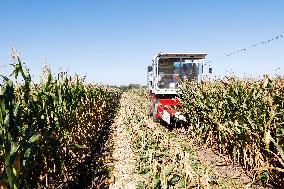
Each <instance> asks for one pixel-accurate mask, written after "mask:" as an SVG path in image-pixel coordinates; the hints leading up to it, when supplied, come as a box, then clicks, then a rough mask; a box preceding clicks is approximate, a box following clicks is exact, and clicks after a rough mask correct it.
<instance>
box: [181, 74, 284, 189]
mask: <svg viewBox="0 0 284 189" xmlns="http://www.w3.org/2000/svg"><path fill="white" fill-rule="evenodd" d="M180 96H181V99H182V104H183V113H184V115H185V116H186V118H187V120H188V125H187V126H188V129H189V132H188V133H189V135H190V137H198V138H201V139H202V140H203V141H204V142H205V143H207V144H209V145H213V144H215V146H216V147H217V149H219V151H220V152H222V153H227V154H229V155H230V157H231V159H232V161H233V162H234V163H235V164H241V165H242V166H243V167H244V168H246V169H248V170H252V171H254V172H255V175H256V178H255V179H260V180H262V181H263V182H264V183H271V184H275V185H278V186H281V187H284V180H283V179H284V174H283V173H284V163H283V162H284V152H283V148H284V140H283V139H284V132H283V122H284V103H283V102H284V101H283V100H284V80H283V78H275V79H269V78H268V77H265V79H263V80H258V81H253V80H237V79H235V78H229V79H227V80H225V81H215V82H213V83H210V82H205V83H202V84H196V83H189V82H184V83H183V85H182V86H181V91H180Z"/></svg>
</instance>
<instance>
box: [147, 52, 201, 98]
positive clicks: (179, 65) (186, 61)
mask: <svg viewBox="0 0 284 189" xmlns="http://www.w3.org/2000/svg"><path fill="white" fill-rule="evenodd" d="M205 56H206V54H204V53H159V54H158V55H157V56H156V57H155V58H154V59H153V64H152V66H151V69H148V71H149V70H151V71H152V75H151V77H152V81H150V82H148V84H149V85H150V84H151V86H149V88H151V89H152V91H153V92H154V93H156V94H176V89H178V83H179V82H180V81H181V80H183V79H187V80H190V81H197V82H200V81H201V80H202V73H203V63H204V59H205ZM148 77H149V76H148Z"/></svg>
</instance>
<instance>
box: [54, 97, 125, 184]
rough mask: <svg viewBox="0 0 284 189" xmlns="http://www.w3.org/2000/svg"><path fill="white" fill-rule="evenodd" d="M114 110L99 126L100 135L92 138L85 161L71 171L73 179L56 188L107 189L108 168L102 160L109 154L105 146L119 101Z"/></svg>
mask: <svg viewBox="0 0 284 189" xmlns="http://www.w3.org/2000/svg"><path fill="white" fill-rule="evenodd" d="M116 106H117V107H116V108H115V109H114V110H113V111H112V112H109V115H110V116H109V117H108V119H107V120H106V121H105V122H104V123H103V124H102V125H101V127H100V131H101V132H100V133H99V134H98V135H97V136H96V138H94V139H93V140H92V141H91V142H90V144H91V152H90V155H89V156H88V157H86V158H85V160H84V161H83V162H82V163H80V164H77V166H76V167H74V168H73V170H72V173H73V174H72V175H76V177H75V178H73V179H70V180H69V181H67V182H64V183H62V184H60V186H58V187H57V188H62V189H67V188H68V189H77V188H83V189H85V188H109V186H108V183H107V179H108V177H109V170H108V167H107V166H106V165H105V163H104V161H103V160H104V158H105V157H106V156H107V155H108V154H109V153H110V150H111V149H109V147H108V145H107V144H106V143H107V141H108V139H109V136H110V132H111V131H110V128H111V125H112V124H113V122H114V118H115V115H116V113H117V111H118V110H119V108H120V107H119V100H118V102H117V104H116Z"/></svg>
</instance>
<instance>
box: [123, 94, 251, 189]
mask: <svg viewBox="0 0 284 189" xmlns="http://www.w3.org/2000/svg"><path fill="white" fill-rule="evenodd" d="M125 98H127V99H128V100H127V101H128V103H127V104H126V106H125V107H124V110H125V113H126V116H125V118H124V124H126V125H127V129H128V132H129V133H131V142H132V148H133V151H134V153H135V154H136V156H137V157H136V158H137V159H136V174H137V173H138V174H139V175H141V176H142V178H143V179H142V180H141V178H140V180H141V181H140V182H139V184H138V185H137V188H245V187H246V186H247V185H250V183H244V182H243V181H242V179H238V178H233V176H234V175H233V176H231V177H230V176H227V175H226V176H224V175H222V174H220V173H218V172H217V171H216V169H215V165H210V164H207V163H205V161H202V158H203V159H204V157H202V158H201V157H198V153H197V152H196V150H197V149H198V148H196V147H194V146H196V145H199V143H196V142H195V141H194V140H191V139H190V138H189V137H187V135H181V134H178V133H175V132H172V131H169V130H168V129H167V128H166V127H165V126H163V125H160V124H159V123H154V122H153V121H152V119H151V118H148V117H147V115H146V112H147V105H148V99H147V98H148V95H147V93H146V92H145V91H144V90H132V91H128V92H126V95H125ZM198 150H200V149H198ZM250 181H251V180H250Z"/></svg>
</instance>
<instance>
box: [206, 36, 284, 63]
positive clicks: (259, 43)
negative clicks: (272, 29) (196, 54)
mask: <svg viewBox="0 0 284 189" xmlns="http://www.w3.org/2000/svg"><path fill="white" fill-rule="evenodd" d="M283 37H284V35H283V34H280V35H277V36H275V37H273V38H271V39H269V40H266V41H261V42H258V43H255V44H253V45H250V46H248V47H246V48H243V49H239V50H236V51H232V52H231V53H228V54H225V55H223V56H219V57H217V58H215V60H210V61H208V62H205V63H204V64H205V65H206V64H209V63H212V62H215V61H216V60H220V59H223V58H227V57H230V56H232V55H235V54H239V53H241V52H243V51H246V50H249V49H251V48H254V47H257V46H260V45H264V44H267V43H270V42H272V41H274V40H278V39H281V38H283Z"/></svg>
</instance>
